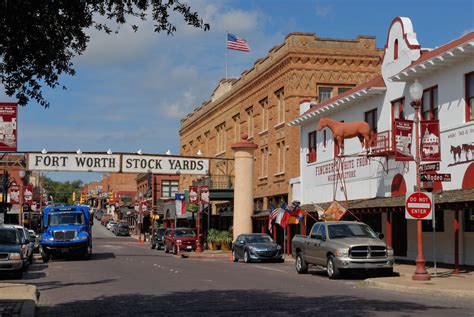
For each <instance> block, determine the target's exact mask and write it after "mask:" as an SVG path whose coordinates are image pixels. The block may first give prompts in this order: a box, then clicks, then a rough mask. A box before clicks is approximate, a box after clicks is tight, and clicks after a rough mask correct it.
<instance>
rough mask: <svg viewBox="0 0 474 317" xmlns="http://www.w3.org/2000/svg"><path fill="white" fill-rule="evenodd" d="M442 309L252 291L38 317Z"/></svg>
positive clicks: (91, 304) (61, 310)
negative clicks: (52, 316)
mask: <svg viewBox="0 0 474 317" xmlns="http://www.w3.org/2000/svg"><path fill="white" fill-rule="evenodd" d="M445 309H456V307H446V306H429V305H423V304H419V303H411V302H406V301H396V300H392V299H387V300H375V299H364V298H360V297H355V296H339V297H335V296H319V297H301V296H287V295H286V294H283V293H274V292H267V291H258V290H227V291H225V290H209V291H188V292H175V293H170V294H166V295H161V296H154V295H142V294H128V295H116V296H103V297H98V298H96V299H93V300H80V301H74V302H68V303H65V304H59V305H56V306H41V307H40V308H39V311H38V316H51V315H54V316H56V315H57V316H85V315H94V316H132V315H139V316H181V315H192V316H196V315H201V316H212V315H217V316H226V315H227V316H229V315H233V316H236V315H258V316H273V315H275V314H278V315H292V316H293V315H308V316H328V315H330V316H338V315H339V316H367V315H370V314H373V313H377V314H384V313H397V314H408V315H411V314H416V313H419V312H424V311H427V310H445ZM433 313H436V311H434V312H433ZM211 314H212V315H211Z"/></svg>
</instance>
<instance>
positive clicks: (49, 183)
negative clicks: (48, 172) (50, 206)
mask: <svg viewBox="0 0 474 317" xmlns="http://www.w3.org/2000/svg"><path fill="white" fill-rule="evenodd" d="M42 180H43V187H44V189H45V190H46V193H47V194H48V197H49V196H52V197H53V200H54V203H55V204H64V205H72V204H73V203H74V202H73V201H72V193H73V192H75V193H76V197H77V198H76V200H79V196H80V194H79V193H80V191H81V189H82V187H83V183H82V181H81V180H75V181H72V182H69V181H67V182H58V181H54V180H52V179H51V178H49V177H43V178H42Z"/></svg>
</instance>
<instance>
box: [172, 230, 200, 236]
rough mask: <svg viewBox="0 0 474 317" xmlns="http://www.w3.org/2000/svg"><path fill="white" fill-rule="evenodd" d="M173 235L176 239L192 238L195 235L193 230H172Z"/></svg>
mask: <svg viewBox="0 0 474 317" xmlns="http://www.w3.org/2000/svg"><path fill="white" fill-rule="evenodd" d="M174 235H175V236H177V237H194V236H196V233H194V230H180V229H175V230H174Z"/></svg>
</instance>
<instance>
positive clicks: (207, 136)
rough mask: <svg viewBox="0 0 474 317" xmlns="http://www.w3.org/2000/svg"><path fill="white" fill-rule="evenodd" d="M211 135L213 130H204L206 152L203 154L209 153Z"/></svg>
mask: <svg viewBox="0 0 474 317" xmlns="http://www.w3.org/2000/svg"><path fill="white" fill-rule="evenodd" d="M210 137H211V131H206V132H204V153H203V155H208V153H209V139H210Z"/></svg>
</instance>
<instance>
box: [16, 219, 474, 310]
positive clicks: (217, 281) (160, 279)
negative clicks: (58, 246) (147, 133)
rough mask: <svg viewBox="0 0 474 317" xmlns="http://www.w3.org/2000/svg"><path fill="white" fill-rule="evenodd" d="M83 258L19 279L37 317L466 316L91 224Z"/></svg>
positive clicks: (442, 301)
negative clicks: (174, 251)
mask: <svg viewBox="0 0 474 317" xmlns="http://www.w3.org/2000/svg"><path fill="white" fill-rule="evenodd" d="M93 228H94V254H93V256H92V258H91V260H89V261H82V260H61V259H59V260H53V261H51V262H49V263H47V264H43V263H41V261H38V262H39V263H36V264H34V265H32V266H31V267H30V269H29V271H28V272H27V273H26V274H25V277H24V279H23V281H22V282H24V283H25V282H26V283H31V284H33V285H36V286H37V287H38V290H39V291H40V293H41V295H40V301H39V306H38V308H37V315H38V316H99V315H100V316H130V315H139V316H143V315H150V316H151V315H185V314H186V315H209V314H213V315H274V314H281V315H295V314H298V315H312V316H319V315H336V314H343V315H351V316H354V315H355V316H366V315H387V314H388V315H414V314H417V315H419V314H421V315H429V316H434V315H438V316H446V315H448V314H449V315H460V316H462V315H469V314H472V308H473V307H474V304H473V303H472V302H469V301H468V300H467V299H464V300H462V299H456V298H444V297H422V296H413V295H406V294H401V293H395V292H388V291H383V290H379V289H372V288H365V287H362V286H361V285H360V284H361V281H362V278H361V279H357V277H356V279H353V280H329V279H328V278H327V276H326V274H325V272H323V271H318V270H314V271H310V273H311V274H307V275H298V274H297V273H296V272H295V270H294V267H293V262H292V261H287V262H286V263H275V264H274V263H264V264H263V263H252V264H244V263H242V262H239V263H233V262H230V261H228V260H225V261H224V260H223V259H215V260H207V259H191V258H187V259H185V258H178V257H175V256H172V255H170V254H165V253H164V251H162V250H160V251H157V250H151V249H150V248H149V245H148V244H147V243H145V244H140V243H138V242H137V241H135V240H133V239H131V238H124V237H115V236H114V235H113V234H112V233H110V232H109V231H108V230H106V229H105V228H104V227H102V226H101V225H100V224H99V223H97V222H96V223H95V225H94V226H93Z"/></svg>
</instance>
